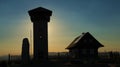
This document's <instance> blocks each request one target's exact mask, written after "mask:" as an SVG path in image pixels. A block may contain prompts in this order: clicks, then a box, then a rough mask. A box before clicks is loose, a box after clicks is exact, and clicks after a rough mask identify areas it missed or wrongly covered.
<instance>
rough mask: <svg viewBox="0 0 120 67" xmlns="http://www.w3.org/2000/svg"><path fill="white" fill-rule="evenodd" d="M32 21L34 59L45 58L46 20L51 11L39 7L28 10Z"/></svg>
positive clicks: (47, 20) (46, 50) (46, 54)
mask: <svg viewBox="0 0 120 67" xmlns="http://www.w3.org/2000/svg"><path fill="white" fill-rule="evenodd" d="M28 13H29V15H30V18H31V21H32V22H33V35H34V59H35V60H47V58H48V24H47V23H48V22H49V21H50V16H51V15H52V11H50V10H48V9H45V8H42V7H39V8H36V9H33V10H30V11H28Z"/></svg>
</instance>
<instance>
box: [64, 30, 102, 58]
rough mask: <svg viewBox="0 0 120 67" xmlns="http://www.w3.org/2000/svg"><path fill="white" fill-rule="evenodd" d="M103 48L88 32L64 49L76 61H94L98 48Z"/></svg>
mask: <svg viewBox="0 0 120 67" xmlns="http://www.w3.org/2000/svg"><path fill="white" fill-rule="evenodd" d="M99 47H103V45H102V44H101V43H99V42H98V41H97V40H96V39H95V38H94V37H93V36H92V35H91V34H90V33H89V32H86V33H82V35H80V36H78V37H77V38H75V40H74V41H73V42H72V43H71V44H70V45H69V46H68V47H67V48H66V49H68V50H69V52H70V55H71V57H72V58H76V59H95V58H97V57H98V48H99Z"/></svg>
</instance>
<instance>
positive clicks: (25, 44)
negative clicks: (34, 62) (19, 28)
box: [21, 38, 30, 63]
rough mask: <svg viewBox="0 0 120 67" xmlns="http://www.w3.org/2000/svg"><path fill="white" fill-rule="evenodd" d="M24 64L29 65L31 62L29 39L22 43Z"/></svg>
mask: <svg viewBox="0 0 120 67" xmlns="http://www.w3.org/2000/svg"><path fill="white" fill-rule="evenodd" d="M21 58H22V62H23V63H28V62H29V61H30V55H29V41H28V39H27V38H24V39H23V43H22V55H21Z"/></svg>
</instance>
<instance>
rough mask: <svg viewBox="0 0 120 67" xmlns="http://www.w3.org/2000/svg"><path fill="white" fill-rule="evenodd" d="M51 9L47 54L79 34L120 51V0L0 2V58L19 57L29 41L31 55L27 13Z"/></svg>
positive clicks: (30, 27) (59, 50)
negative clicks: (24, 39)
mask: <svg viewBox="0 0 120 67" xmlns="http://www.w3.org/2000/svg"><path fill="white" fill-rule="evenodd" d="M37 7H44V8H47V9H49V10H52V12H53V13H52V16H51V18H50V19H51V20H50V22H49V23H48V39H49V40H48V41H49V45H48V46H49V48H48V49H49V52H64V51H65V52H66V51H68V50H66V49H65V48H66V47H67V46H68V45H69V44H70V43H71V42H72V41H73V40H74V38H76V37H77V36H79V35H81V33H82V32H90V33H91V34H92V35H93V36H94V37H95V38H96V39H97V40H98V41H99V42H100V43H101V44H103V45H104V47H102V48H100V49H99V51H101V52H102V51H120V41H119V40H120V35H119V34H120V30H119V29H120V0H0V56H2V55H8V54H12V55H17V54H21V47H22V40H23V38H28V39H29V42H30V53H31V54H32V53H33V44H32V43H33V41H32V38H33V36H32V35H33V34H32V30H33V29H32V27H33V26H32V22H31V20H30V17H29V15H28V11H29V10H31V9H34V8H37Z"/></svg>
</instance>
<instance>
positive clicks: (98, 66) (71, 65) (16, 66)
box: [0, 60, 120, 67]
mask: <svg viewBox="0 0 120 67" xmlns="http://www.w3.org/2000/svg"><path fill="white" fill-rule="evenodd" d="M0 67H120V64H119V63H110V62H109V63H108V62H107V63H106V62H94V63H93V62H92V63H81V62H78V61H77V62H76V61H72V62H71V61H65V60H49V61H44V62H43V61H42V62H35V61H34V62H33V61H32V62H29V63H21V61H14V62H11V63H8V62H5V61H4V62H1V63H0Z"/></svg>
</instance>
